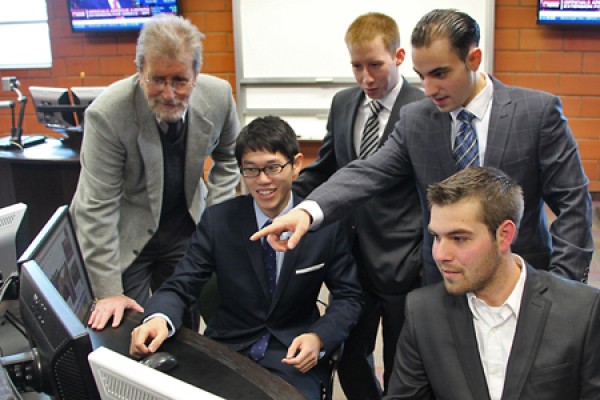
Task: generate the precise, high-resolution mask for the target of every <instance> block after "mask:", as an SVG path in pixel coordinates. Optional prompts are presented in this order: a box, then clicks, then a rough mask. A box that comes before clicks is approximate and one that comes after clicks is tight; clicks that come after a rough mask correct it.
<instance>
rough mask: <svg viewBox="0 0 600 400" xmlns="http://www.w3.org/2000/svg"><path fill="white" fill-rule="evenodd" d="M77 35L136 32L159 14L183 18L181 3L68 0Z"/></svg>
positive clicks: (173, 1)
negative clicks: (80, 33)
mask: <svg viewBox="0 0 600 400" xmlns="http://www.w3.org/2000/svg"><path fill="white" fill-rule="evenodd" d="M67 2H68V3H67V4H68V7H69V16H70V18H71V30H72V31H73V32H107V31H133V30H138V29H140V28H141V27H142V26H143V25H144V23H145V22H146V21H147V20H148V19H149V18H151V17H152V16H153V15H157V14H164V13H167V14H174V15H180V14H181V8H180V6H179V3H178V0H67Z"/></svg>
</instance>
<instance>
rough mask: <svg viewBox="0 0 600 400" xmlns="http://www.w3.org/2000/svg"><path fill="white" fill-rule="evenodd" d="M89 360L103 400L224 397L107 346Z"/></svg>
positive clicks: (90, 356)
mask: <svg viewBox="0 0 600 400" xmlns="http://www.w3.org/2000/svg"><path fill="white" fill-rule="evenodd" d="M88 359H89V363H90V367H91V369H92V373H93V375H94V379H95V380H96V384H97V385H98V391H99V392H100V398H101V399H102V400H114V399H126V398H127V399H161V400H179V399H195V400H217V399H222V397H219V396H216V395H214V394H212V393H209V392H207V391H205V390H203V389H200V388H197V387H195V386H192V385H190V384H189V383H186V382H183V381H182V380H179V379H177V378H174V377H172V376H169V375H167V374H165V373H163V372H159V371H157V370H154V369H152V368H150V367H147V366H145V365H142V364H140V363H138V362H136V361H134V360H132V359H131V358H129V357H125V356H123V355H120V354H119V353H116V352H114V351H112V350H109V349H107V348H106V347H100V348H98V349H96V350H94V351H93V352H92V353H90V355H89V357H88Z"/></svg>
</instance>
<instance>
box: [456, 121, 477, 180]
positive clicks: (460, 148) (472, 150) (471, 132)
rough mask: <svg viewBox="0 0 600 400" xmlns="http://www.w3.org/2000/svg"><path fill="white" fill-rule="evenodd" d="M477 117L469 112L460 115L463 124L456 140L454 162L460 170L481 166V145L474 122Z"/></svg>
mask: <svg viewBox="0 0 600 400" xmlns="http://www.w3.org/2000/svg"><path fill="white" fill-rule="evenodd" d="M473 118H475V116H474V115H473V114H471V113H470V112H468V111H467V110H462V111H461V112H460V113H458V117H457V119H458V120H459V121H460V122H461V124H460V127H459V129H458V133H457V135H456V139H455V140H454V150H453V151H452V154H453V155H454V160H455V161H456V166H457V167H458V168H459V169H463V168H467V167H478V166H479V145H478V144H477V135H476V134H475V128H474V127H473V124H472V121H473Z"/></svg>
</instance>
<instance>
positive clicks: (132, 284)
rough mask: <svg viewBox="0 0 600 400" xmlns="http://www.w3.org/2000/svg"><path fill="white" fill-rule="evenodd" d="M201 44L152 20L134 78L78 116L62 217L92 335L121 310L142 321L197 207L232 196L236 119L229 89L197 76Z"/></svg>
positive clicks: (184, 30)
mask: <svg viewBox="0 0 600 400" xmlns="http://www.w3.org/2000/svg"><path fill="white" fill-rule="evenodd" d="M203 38H204V35H203V34H202V33H200V32H199V31H198V28H196V27H195V26H194V25H193V24H192V23H191V22H190V21H187V20H185V19H183V18H180V17H176V16H173V15H159V16H156V17H153V18H152V19H151V20H150V21H148V22H147V23H146V24H145V25H144V27H143V28H142V30H141V32H140V36H139V38H138V42H137V49H136V64H137V68H138V72H137V73H136V74H134V75H132V76H130V77H128V78H125V79H123V80H120V81H118V82H116V83H114V84H112V85H111V86H109V87H108V88H107V89H106V90H105V91H104V92H103V93H102V94H101V95H100V96H99V97H98V98H97V99H96V100H94V102H93V103H92V105H91V106H90V107H89V108H88V109H87V110H86V114H85V135H84V136H83V144H82V148H81V174H80V176H79V183H78V185H77V191H76V192H75V195H74V198H73V203H72V204H71V213H72V215H73V217H74V220H75V223H76V228H77V239H78V240H79V243H80V245H81V250H82V253H83V258H84V261H85V266H86V268H87V271H88V274H89V276H90V281H91V283H92V287H93V290H94V295H95V296H96V297H97V298H98V300H97V302H96V306H95V308H94V311H93V312H92V314H91V317H90V320H89V324H90V325H91V327H92V328H95V329H102V328H103V327H104V326H105V325H106V323H107V322H108V321H109V319H110V318H111V317H114V318H113V320H112V325H113V326H117V325H119V323H120V322H121V318H122V316H123V311H124V309H126V308H130V309H134V310H136V311H140V312H141V311H143V309H142V307H143V306H144V304H145V302H146V301H147V300H148V298H149V297H150V292H151V290H154V289H156V288H158V286H160V284H161V283H162V282H164V280H165V279H166V278H167V277H168V276H169V275H170V274H171V273H172V272H173V269H174V268H175V265H176V264H177V262H178V261H179V259H180V258H181V257H182V256H183V254H184V253H185V250H186V249H187V244H188V240H189V238H190V236H191V234H192V233H193V232H194V229H195V228H196V223H197V222H198V221H199V219H200V215H201V214H202V211H203V210H204V207H205V206H207V205H211V204H216V203H219V202H221V201H223V200H226V199H229V198H231V197H233V196H235V190H236V185H237V183H238V181H239V172H238V170H237V167H236V161H235V157H234V154H233V151H234V146H235V138H236V137H237V134H238V133H239V122H238V116H237V113H236V107H235V102H234V99H233V95H232V91H231V86H230V85H229V83H228V82H226V81H224V80H222V79H218V78H215V77H211V76H208V75H204V74H198V72H199V71H200V66H201V65H202V39H203ZM209 156H210V157H212V160H213V165H212V167H211V169H210V172H209V173H208V177H207V179H206V182H205V179H204V162H205V161H206V158H207V157H209ZM186 325H190V326H192V327H193V326H194V325H195V324H194V323H192V322H190V323H189V324H186Z"/></svg>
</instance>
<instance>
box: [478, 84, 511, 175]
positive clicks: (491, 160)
mask: <svg viewBox="0 0 600 400" xmlns="http://www.w3.org/2000/svg"><path fill="white" fill-rule="evenodd" d="M488 76H489V75H488ZM489 78H490V79H492V82H493V85H494V94H493V101H492V109H491V111H490V125H489V128H488V136H487V145H486V150H485V157H484V164H485V165H486V166H489V167H496V168H500V166H501V164H502V158H503V157H504V152H505V151H506V148H507V145H506V143H507V142H508V138H509V137H510V134H511V129H510V126H511V124H512V118H511V115H514V112H513V109H514V105H513V104H512V101H511V99H510V97H509V95H508V91H507V88H506V86H505V85H504V84H503V83H501V82H499V81H498V80H496V79H494V78H492V77H491V76H489Z"/></svg>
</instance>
